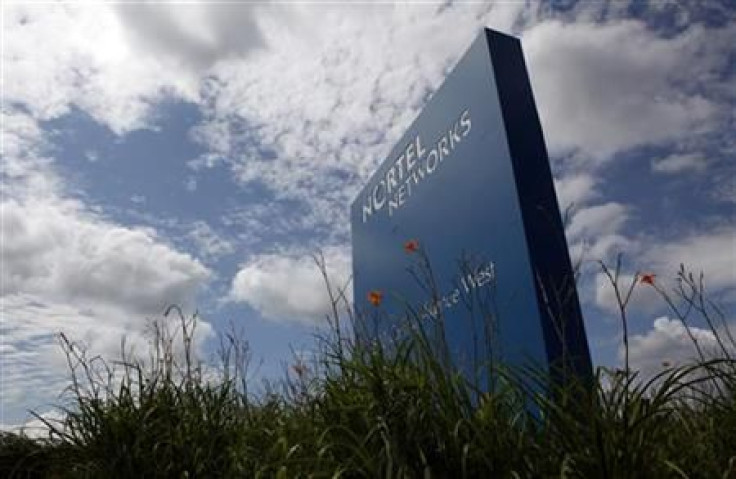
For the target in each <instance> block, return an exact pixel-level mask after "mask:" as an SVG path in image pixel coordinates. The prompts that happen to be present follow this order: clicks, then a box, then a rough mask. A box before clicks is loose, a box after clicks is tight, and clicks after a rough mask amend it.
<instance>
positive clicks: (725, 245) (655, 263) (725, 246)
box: [595, 227, 736, 313]
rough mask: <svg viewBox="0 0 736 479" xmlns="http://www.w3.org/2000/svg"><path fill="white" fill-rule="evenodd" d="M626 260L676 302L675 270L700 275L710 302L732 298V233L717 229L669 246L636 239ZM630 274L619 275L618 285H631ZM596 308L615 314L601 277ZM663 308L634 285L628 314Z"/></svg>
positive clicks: (735, 235) (735, 283) (735, 234)
mask: <svg viewBox="0 0 736 479" xmlns="http://www.w3.org/2000/svg"><path fill="white" fill-rule="evenodd" d="M634 245H635V248H634V249H633V251H629V250H627V253H633V254H631V255H629V256H628V257H629V258H632V257H633V258H635V261H636V266H635V268H634V269H635V270H637V271H638V272H640V273H655V274H656V275H657V277H656V281H657V283H658V286H659V288H660V289H662V290H663V291H665V292H667V294H670V295H671V296H672V297H673V298H674V299H676V294H675V293H673V291H674V290H675V288H676V286H677V282H676V277H677V271H678V270H679V266H680V265H681V264H683V265H684V266H685V269H686V271H691V272H693V273H694V274H695V276H696V278H697V277H698V275H699V274H700V273H701V272H702V273H703V274H704V284H705V287H706V294H708V295H709V298H710V299H715V300H719V299H720V300H723V301H733V300H734V299H735V298H736V229H734V228H733V227H718V228H715V229H713V230H711V231H705V232H698V233H692V234H689V235H683V237H682V238H680V239H676V240H673V241H670V242H664V241H658V242H653V241H652V240H651V239H639V240H636V242H635V243H634ZM633 278H634V276H633V273H624V274H622V275H621V279H620V284H621V285H622V288H623V289H624V291H625V288H626V287H628V285H630V284H631V281H632V280H633ZM595 284H596V296H595V298H596V304H597V305H598V306H600V307H601V308H603V309H606V310H608V311H610V312H616V311H617V303H616V298H615V295H614V291H613V288H612V286H611V284H610V281H609V280H608V279H607V278H606V276H605V275H604V274H603V273H598V274H597V276H596V281H595ZM665 307H666V303H665V301H664V299H663V298H662V297H661V296H660V294H659V293H658V292H657V291H656V290H655V289H654V288H652V287H651V286H649V285H647V284H641V283H639V284H637V285H636V286H635V287H634V293H633V294H632V296H631V302H630V305H629V310H631V311H637V312H649V313H652V312H655V311H658V310H660V309H662V308H665Z"/></svg>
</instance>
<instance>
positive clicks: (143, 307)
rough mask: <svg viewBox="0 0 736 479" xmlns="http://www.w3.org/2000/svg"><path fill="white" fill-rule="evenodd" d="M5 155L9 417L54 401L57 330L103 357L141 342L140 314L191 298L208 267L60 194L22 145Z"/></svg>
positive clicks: (206, 328) (3, 296) (2, 244)
mask: <svg viewBox="0 0 736 479" xmlns="http://www.w3.org/2000/svg"><path fill="white" fill-rule="evenodd" d="M31 151H32V150H31ZM16 154H17V153H16ZM3 160H4V165H16V166H17V169H16V171H15V173H13V176H11V178H7V177H4V178H3V180H4V182H3V188H4V192H5V193H6V195H5V196H4V198H3V201H2V202H1V203H0V218H1V220H2V224H1V228H0V229H1V231H0V258H1V259H2V268H1V271H0V308H1V311H0V314H1V315H2V323H3V329H2V332H1V333H0V335H1V338H2V341H1V344H2V362H3V368H2V382H3V387H2V391H0V393H1V394H2V403H3V406H4V408H5V409H4V415H5V416H4V417H3V418H2V422H7V421H8V418H10V421H17V420H18V419H19V418H20V416H21V415H22V414H23V413H24V412H25V410H26V409H27V408H38V407H45V406H47V405H48V404H49V403H53V402H54V401H55V400H56V398H57V395H58V394H59V393H60V392H61V390H62V389H63V387H64V386H65V385H66V378H67V377H68V376H67V371H66V362H65V359H64V356H63V354H62V351H61V349H60V348H59V345H58V343H57V341H56V334H58V333H59V332H62V331H63V332H65V333H66V334H67V335H68V337H69V338H70V339H72V340H79V341H83V342H84V343H85V344H87V345H88V346H89V351H90V354H92V355H95V354H100V355H102V356H103V357H106V358H114V357H117V356H118V354H119V353H120V351H119V348H120V341H121V339H122V338H123V337H126V338H127V341H128V344H129V345H135V346H137V348H138V350H139V351H140V350H142V349H143V347H144V346H145V343H146V341H145V337H144V336H145V331H146V328H147V317H151V318H155V317H158V316H160V315H161V313H162V312H163V311H164V308H165V307H166V306H167V305H169V304H171V303H178V304H181V305H182V306H184V307H187V306H191V305H192V304H193V301H194V298H195V295H196V293H197V291H198V290H200V289H201V287H202V286H203V285H205V284H206V283H207V282H208V280H209V278H210V276H211V272H210V271H209V270H208V269H207V268H206V267H204V266H203V265H202V264H201V263H200V262H199V261H197V260H196V259H194V258H192V257H191V256H189V255H187V254H183V253H180V252H178V251H176V250H175V249H174V248H173V247H172V246H170V245H169V244H167V243H166V242H165V241H164V240H163V239H161V238H160V237H158V235H157V234H156V233H155V232H154V231H152V230H150V229H144V228H131V227H124V226H120V225H117V224H115V223H113V222H111V221H109V220H107V219H105V218H104V217H102V216H100V215H99V214H97V213H94V212H92V211H91V210H92V209H91V208H90V207H88V206H85V205H84V204H82V203H80V202H79V201H76V200H72V199H68V198H66V197H64V196H63V185H62V182H61V181H60V180H59V179H58V177H56V176H55V175H54V173H53V170H51V169H50V168H49V163H48V162H44V161H41V160H40V159H38V158H33V157H28V156H27V153H22V154H20V156H19V157H9V158H3ZM14 168H15V167H14ZM8 180H11V181H8ZM5 186H9V187H8V188H5ZM36 186H42V187H41V188H36ZM200 333H201V334H200V338H206V337H207V336H208V335H209V334H211V327H210V325H209V324H208V323H206V322H202V323H201V324H200Z"/></svg>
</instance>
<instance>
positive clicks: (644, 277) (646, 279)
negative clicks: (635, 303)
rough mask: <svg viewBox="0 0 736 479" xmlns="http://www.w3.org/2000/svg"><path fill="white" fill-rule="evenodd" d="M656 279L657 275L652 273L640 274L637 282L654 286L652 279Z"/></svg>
mask: <svg viewBox="0 0 736 479" xmlns="http://www.w3.org/2000/svg"><path fill="white" fill-rule="evenodd" d="M656 277H657V275H656V274H654V273H642V274H640V275H639V282H640V283H644V284H650V285H652V286H654V278H656Z"/></svg>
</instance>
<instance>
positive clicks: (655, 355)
mask: <svg viewBox="0 0 736 479" xmlns="http://www.w3.org/2000/svg"><path fill="white" fill-rule="evenodd" d="M689 329H690V331H689V334H688V330H687V329H686V328H685V325H683V324H682V322H681V321H679V320H677V319H669V318H667V317H666V316H663V317H659V318H657V319H655V320H654V324H653V326H652V329H650V330H649V331H647V332H646V333H644V334H637V335H632V336H631V337H630V338H629V360H630V362H631V366H632V369H634V370H639V371H641V372H642V374H643V375H644V376H645V377H650V376H651V375H652V374H653V373H656V372H658V371H660V370H661V369H662V366H663V364H668V365H669V366H677V365H681V364H687V363H689V362H691V361H693V360H696V359H698V352H697V349H696V348H695V345H694V343H693V339H692V338H695V340H696V341H697V342H698V346H699V347H700V348H701V350H702V351H703V353H704V354H705V355H707V357H714V356H718V345H717V342H716V337H715V335H714V333H713V332H712V331H710V330H706V329H702V328H698V327H693V326H689ZM690 335H692V338H691V337H690ZM619 356H620V358H623V350H622V351H621V352H620V353H619Z"/></svg>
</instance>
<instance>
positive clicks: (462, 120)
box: [351, 29, 591, 376]
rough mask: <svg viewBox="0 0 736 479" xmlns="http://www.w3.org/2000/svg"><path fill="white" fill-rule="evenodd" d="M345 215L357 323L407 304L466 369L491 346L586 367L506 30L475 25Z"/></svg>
mask: <svg viewBox="0 0 736 479" xmlns="http://www.w3.org/2000/svg"><path fill="white" fill-rule="evenodd" d="M351 223H352V236H353V239H352V240H353V273H354V276H353V285H354V293H355V294H354V298H355V307H356V312H357V314H358V317H359V318H360V321H361V323H360V327H359V331H358V333H359V334H362V335H368V336H376V337H381V335H386V334H390V333H391V330H392V328H395V327H396V326H397V324H398V322H400V321H401V319H400V318H402V317H405V316H406V315H407V314H409V315H410V316H411V317H412V320H413V321H419V322H425V323H426V324H428V325H429V324H436V323H437V322H438V321H440V322H442V323H443V324H444V327H445V333H446V342H447V344H446V345H447V348H448V350H449V352H450V354H451V357H452V358H453V359H454V360H455V363H456V364H457V365H459V366H460V367H461V368H462V369H464V370H466V371H468V372H471V368H472V364H481V363H483V360H484V359H490V357H486V355H488V354H490V355H493V356H494V357H495V359H497V360H500V361H501V362H504V363H506V364H509V365H512V366H522V365H532V366H537V367H539V366H543V367H548V368H550V367H552V365H559V366H562V365H563V364H564V365H565V366H566V367H567V368H572V370H573V371H574V372H575V373H576V374H578V375H586V376H588V375H590V374H591V364H590V354H589V351H588V344H587V339H586V336H585V331H584V326H583V321H582V316H581V312H580V305H579V302H578V297H577V292H576V289H575V283H574V275H573V271H572V267H571V263H570V257H569V253H568V249H567V243H566V240H565V235H564V229H563V226H562V221H561V217H560V212H559V207H558V204H557V199H556V196H555V190H554V185H553V183H552V175H551V173H550V166H549V160H548V157H547V151H546V148H545V145H544V138H543V136H542V129H541V126H540V122H539V117H538V115H537V110H536V107H535V104H534V98H533V96H532V90H531V85H530V82H529V77H528V75H527V71H526V67H525V64H524V58H523V54H522V50H521V43H520V41H519V40H517V39H516V38H514V37H511V36H508V35H504V34H501V33H498V32H495V31H492V30H488V29H485V30H484V31H483V32H481V34H480V35H479V37H478V38H477V39H476V40H475V41H474V42H473V44H472V45H471V47H470V49H469V50H468V51H467V52H466V53H465V55H464V56H463V57H462V58H461V59H460V61H459V62H458V64H457V66H456V67H455V68H454V70H453V71H452V72H451V73H450V74H449V75H448V76H447V78H446V80H445V82H444V83H443V85H442V86H441V87H440V88H439V90H438V91H437V92H436V93H435V95H434V96H433V97H432V98H431V99H430V100H429V101H428V103H427V105H426V106H425V108H424V109H423V111H422V112H421V114H420V115H419V117H418V118H417V119H416V120H415V121H414V123H413V124H412V125H411V127H410V128H409V129H408V130H407V131H406V133H405V134H404V136H403V137H402V138H401V139H400V140H399V142H398V143H397V144H396V146H395V147H394V148H393V149H392V150H391V153H390V154H389V155H388V157H387V158H386V160H385V161H384V162H383V164H382V165H381V166H380V167H379V168H378V170H377V171H376V173H375V174H374V175H373V176H372V177H371V179H370V180H369V181H368V183H367V185H366V186H365V187H364V188H363V190H362V191H361V192H360V194H359V195H358V197H357V198H356V199H355V201H354V203H353V204H352V208H351ZM489 325H490V326H491V327H490V329H489ZM478 360H480V361H478Z"/></svg>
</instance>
